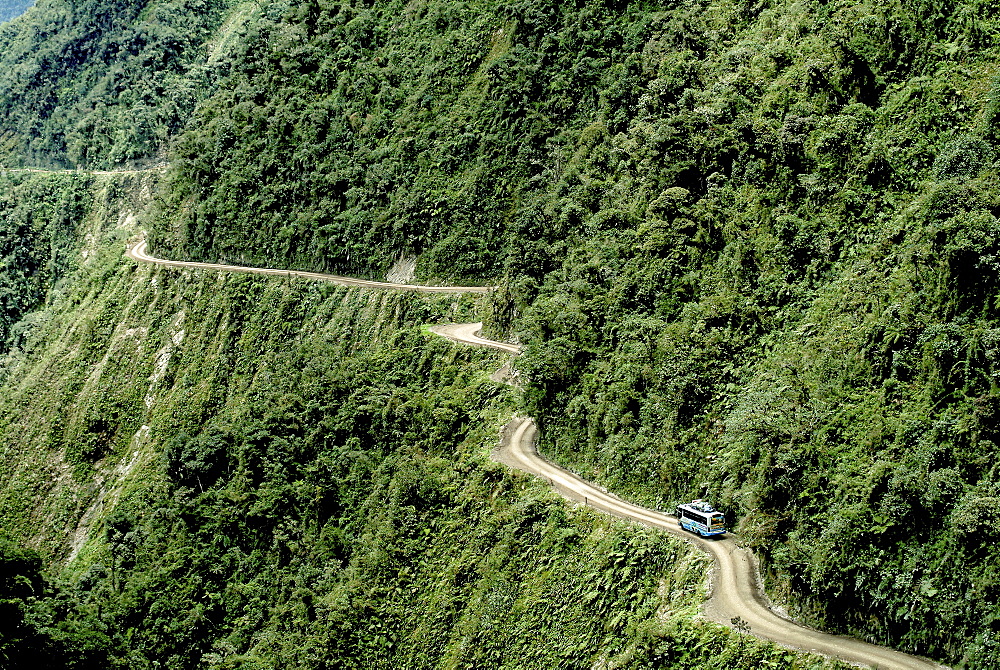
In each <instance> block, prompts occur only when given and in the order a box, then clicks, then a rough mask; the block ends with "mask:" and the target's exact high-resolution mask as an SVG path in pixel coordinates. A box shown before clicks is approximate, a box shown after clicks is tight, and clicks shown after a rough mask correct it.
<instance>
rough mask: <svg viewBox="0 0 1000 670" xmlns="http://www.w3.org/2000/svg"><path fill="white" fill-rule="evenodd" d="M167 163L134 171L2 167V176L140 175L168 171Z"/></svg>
mask: <svg viewBox="0 0 1000 670" xmlns="http://www.w3.org/2000/svg"><path fill="white" fill-rule="evenodd" d="M167 167H169V166H168V164H167V163H157V164H156V165H151V166H149V167H145V168H136V169H134V170H79V169H73V168H69V169H65V170H46V169H44V168H6V167H0V174H3V173H4V172H31V173H36V174H140V173H143V172H160V171H161V170H166V169H167Z"/></svg>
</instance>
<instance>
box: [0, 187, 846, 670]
mask: <svg viewBox="0 0 1000 670" xmlns="http://www.w3.org/2000/svg"><path fill="white" fill-rule="evenodd" d="M145 178H146V179H148V178H149V177H148V176H146V177H145ZM123 179H125V180H126V181H128V180H134V181H135V180H137V181H139V182H140V183H132V184H131V186H130V185H129V184H128V183H125V184H119V186H120V187H121V188H119V190H118V191H117V194H118V197H117V198H114V197H109V198H105V199H104V200H101V201H99V202H98V203H97V206H95V207H93V208H92V209H91V210H90V213H89V215H88V216H87V217H86V218H85V219H84V223H83V225H84V227H83V228H82V229H81V230H80V233H81V236H80V239H81V240H87V241H88V243H87V247H86V249H85V251H86V252H87V253H86V254H85V257H84V258H83V260H82V261H81V263H80V265H79V269H78V270H77V271H76V272H74V273H73V274H72V275H71V276H70V277H69V278H68V280H67V281H66V283H65V287H66V288H65V290H64V291H60V292H57V293H56V294H55V295H54V296H53V297H52V298H51V300H50V304H49V305H48V306H47V307H46V308H45V309H43V310H41V311H39V312H37V313H36V314H35V316H34V317H33V321H34V323H35V324H36V325H35V328H34V329H33V330H32V331H31V333H30V334H29V335H28V336H27V337H26V339H25V344H24V347H23V348H22V349H20V350H17V351H15V352H14V353H13V354H12V355H11V356H9V357H8V361H7V363H6V365H5V371H6V374H5V377H4V382H3V385H2V388H0V417H3V422H2V424H0V434H2V439H0V444H2V445H3V449H4V453H3V458H2V459H0V463H2V464H3V465H2V470H0V481H2V482H3V487H2V489H0V514H2V515H3V519H4V522H3V528H4V533H5V535H6V537H7V539H6V542H10V541H13V542H16V543H28V544H31V545H34V546H36V547H38V548H39V549H40V550H41V551H43V552H44V554H45V555H46V558H47V560H46V562H47V563H48V564H50V565H52V566H53V568H54V569H55V570H58V571H59V573H60V574H59V579H58V580H57V584H56V587H57V588H58V591H53V590H52V589H53V588H56V587H52V586H50V587H48V589H49V591H48V594H49V595H47V597H43V598H41V599H40V600H31V599H29V598H26V597H25V595H26V594H19V593H16V592H15V593H4V596H3V597H4V598H5V600H4V602H5V603H7V607H8V608H10V607H12V606H13V607H15V608H19V609H20V611H21V612H23V615H22V616H23V618H24V620H25V621H26V622H27V624H26V625H25V626H24V627H23V628H24V629H25V630H26V631H27V632H22V633H20V637H18V636H17V635H15V636H11V635H9V634H8V635H7V636H6V637H4V638H0V642H2V644H0V652H3V653H4V654H5V655H6V656H7V657H8V658H10V659H13V661H12V663H11V667H37V663H38V662H39V658H42V659H48V661H46V662H48V663H50V664H54V665H58V664H59V663H67V661H68V663H67V665H68V666H69V667H128V668H147V667H148V668H154V667H164V666H167V667H176V668H195V667H204V666H205V665H212V666H218V667H228V668H257V667H260V668H264V667H310V668H320V667H332V668H362V667H363V668H372V667H376V668H382V667H384V668H398V667H414V668H415V667H428V668H431V667H484V666H489V667H508V668H522V667H562V666H565V667H590V666H591V665H593V664H594V663H605V664H608V665H609V666H613V667H631V668H645V667H677V668H700V667H720V666H718V665H717V663H720V662H724V663H725V665H726V667H745V668H750V667H757V666H758V665H759V664H760V663H762V662H769V663H772V664H774V665H775V666H776V665H777V664H784V665H786V666H790V667H797V668H819V667H834V665H833V664H830V663H827V664H823V663H821V662H819V661H817V660H814V659H812V660H811V659H806V658H803V657H801V656H798V655H793V654H790V653H788V652H785V651H782V650H777V649H775V648H773V647H770V646H765V645H762V644H760V643H756V642H750V641H748V640H745V639H743V638H741V637H740V635H738V634H736V633H731V632H728V631H726V630H725V629H719V628H717V627H714V626H709V625H707V624H706V623H704V622H703V621H701V620H700V619H699V618H698V617H697V616H696V613H697V607H698V605H699V603H700V601H701V600H702V598H703V597H704V594H703V588H704V584H705V570H706V568H707V565H706V561H705V559H704V558H702V557H701V556H700V555H699V554H697V553H696V552H692V550H690V549H688V548H685V547H684V545H683V544H681V543H678V542H676V541H674V540H670V539H668V538H665V537H661V536H657V535H656V534H654V533H652V532H650V531H643V530H640V529H639V528H636V527H633V526H630V525H625V524H622V523H619V522H613V521H611V520H609V519H606V518H604V517H601V516H600V515H595V514H594V513H591V512H588V511H586V510H585V509H567V508H566V507H565V505H564V504H563V503H562V501H561V500H559V499H558V498H556V497H555V496H553V495H552V494H551V493H548V492H547V491H546V489H545V487H544V485H543V484H541V483H540V482H534V481H531V480H527V479H514V478H512V477H511V476H510V475H509V474H508V473H507V472H506V471H505V469H504V468H502V467H501V466H498V465H495V464H491V463H489V461H488V458H487V454H488V453H489V450H490V449H491V448H493V446H494V445H495V441H496V435H497V429H498V427H499V425H501V424H502V423H504V422H505V421H506V419H507V417H508V416H509V414H510V412H511V411H512V410H513V407H512V398H511V394H512V391H511V389H510V387H507V386H504V385H502V384H498V383H496V382H493V381H491V380H490V379H489V374H490V373H491V372H492V371H493V370H494V369H495V368H497V367H498V366H499V364H500V360H499V359H500V358H501V355H499V354H491V353H488V352H478V351H475V350H468V349H459V348H456V347H455V346H454V345H452V344H449V343H447V342H445V341H444V340H441V339H439V338H437V337H433V336H430V335H428V334H427V333H425V332H424V331H423V330H422V328H421V324H424V323H427V322H429V321H431V322H432V321H435V320H438V319H442V318H448V319H462V318H467V317H468V315H469V311H470V310H472V309H474V308H475V307H476V302H475V301H476V300H477V298H473V297H463V298H460V299H456V298H455V297H454V296H441V297H422V296H416V295H413V294H406V293H395V292H384V291H383V292H379V291H375V292H373V291H365V290H360V289H344V288H336V287H332V286H325V285H322V284H316V283H314V282H308V281H302V280H288V279H282V278H253V277H247V276H241V275H228V274H224V273H206V272H199V273H192V272H179V271H176V270H160V269H155V268H153V267H151V266H141V267H138V266H136V265H135V264H134V263H132V262H127V261H125V260H124V259H123V257H122V253H121V252H122V249H123V242H124V241H125V240H127V239H129V238H130V237H132V236H133V235H134V234H135V233H136V232H137V230H136V228H135V224H134V220H135V219H134V217H132V216H131V214H133V213H135V212H134V211H133V210H131V209H130V205H131V202H130V199H129V197H128V195H129V194H132V193H136V192H137V191H139V192H141V190H142V189H143V188H144V184H142V183H141V180H142V179H143V177H128V178H125V177H122V176H106V177H102V178H100V179H99V181H101V182H103V183H102V185H103V186H104V187H110V186H111V182H114V181H116V180H123ZM116 210H117V211H116ZM99 211H103V212H104V213H105V215H103V216H102V215H99V214H98V212H99ZM479 300H481V298H479ZM4 552H5V553H4V554H3V555H2V556H0V558H2V560H0V565H2V566H3V567H4V569H5V571H6V572H7V573H12V572H13V573H15V574H25V575H27V576H29V577H31V578H32V579H34V580H36V581H38V580H40V577H38V575H39V568H38V566H37V565H36V566H35V567H32V565H31V557H30V554H27V558H25V554H24V553H23V552H21V553H17V552H16V551H14V550H13V549H11V548H10V547H9V545H4ZM44 588H45V587H43V586H37V587H34V589H35V592H36V593H38V594H44V593H45V592H44V591H43V589H44ZM30 593H31V591H29V594H30ZM11 603H14V605H11ZM18 603H20V604H18ZM28 624H33V625H34V626H35V628H31V626H30V625H28ZM29 633H30V634H29ZM12 637H13V640H12ZM23 639H29V640H33V641H34V644H33V646H32V645H24V644H21V645H18V644H17V642H18V641H20V640H23ZM53 650H56V652H60V653H61V654H62V656H59V655H58V654H57V653H56V652H54V651H53ZM52 656H55V657H56V658H57V659H58V660H57V661H52V660H51V658H52ZM33 664H34V665H33Z"/></svg>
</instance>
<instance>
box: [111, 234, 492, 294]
mask: <svg viewBox="0 0 1000 670" xmlns="http://www.w3.org/2000/svg"><path fill="white" fill-rule="evenodd" d="M125 255H126V256H128V257H129V258H131V259H132V260H135V261H139V262H142V263H155V264H156V265H165V266H167V267H172V268H191V269H195V270H220V271H222V272H242V273H247V274H260V275H275V276H278V277H300V278H302V279H315V280H317V281H325V282H330V283H332V284H339V285H341V286H362V287H364V288H381V289H394V290H396V291H417V292H420V293H488V292H490V291H492V290H493V287H492V286H421V285H418V284H393V283H390V282H381V281H369V280H367V279H355V278H353V277H341V276H338V275H328V274H323V273H321V272H302V271H299V270H275V269H273V268H252V267H246V266H242V265H223V264H221V263H194V262H191V261H168V260H165V259H163V258H156V257H154V256H150V255H149V253H148V252H147V251H146V242H145V240H143V241H142V242H139V243H138V244H136V245H135V246H132V247H129V248H128V249H127V250H126V251H125Z"/></svg>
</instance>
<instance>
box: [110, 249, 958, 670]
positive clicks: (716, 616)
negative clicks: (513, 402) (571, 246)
mask: <svg viewBox="0 0 1000 670" xmlns="http://www.w3.org/2000/svg"><path fill="white" fill-rule="evenodd" d="M126 253H127V255H128V257H129V258H131V259H133V260H136V261H139V262H145V263H155V264H157V265H164V266H168V267H176V268H193V269H203V270H221V271H225V272H245V273H254V274H265V275H277V276H279V277H280V276H294V277H302V278H307V279H318V280H322V281H329V282H333V283H337V284H342V285H345V286H364V287H369V288H380V289H396V290H409V291H422V292H428V293H432V292H433V293H438V292H441V293H462V292H475V293H485V292H487V291H489V290H491V288H490V287H482V286H415V285H408V284H390V283H387V282H374V281H367V280H363V279H353V278H350V277H338V276H335V275H326V274H320V273H316V272H298V271H294V270H293V271H288V270H275V269H270V268H251V267H242V266H233V265H222V264H218V263H193V262H187V261H168V260H163V259H160V258H154V257H152V256H150V255H149V254H148V253H147V252H146V243H145V242H140V243H139V244H137V245H135V246H134V247H131V248H129V249H128V251H127V252H126ZM481 329H482V324H481V323H468V324H452V325H446V326H434V327H432V328H431V331H432V332H434V333H436V334H437V335H440V336H442V337H446V338H448V339H450V340H453V341H455V342H461V343H464V344H469V345H473V346H479V347H490V348H493V349H499V350H500V351H505V352H507V353H510V354H515V355H516V354H519V353H520V352H521V349H520V347H518V346H517V345H514V344H508V343H505V342H495V341H493V340H488V339H486V338H483V337H480V336H479V331H480V330H481ZM537 439H538V428H537V427H536V426H535V422H534V421H533V420H531V419H530V418H515V419H514V420H512V421H511V422H510V423H509V424H508V425H507V427H506V428H505V429H504V432H503V435H502V437H501V443H500V448H499V449H498V450H497V452H496V454H495V458H496V459H497V460H498V461H500V462H501V463H504V464H506V465H509V466H510V467H513V468H517V469H518V470H522V471H524V472H527V473H530V474H533V475H536V476H538V477H541V478H542V479H545V480H547V481H548V482H549V483H550V484H551V485H552V487H553V488H555V489H556V491H558V492H559V493H560V494H561V495H563V496H564V497H565V498H568V499H570V500H575V501H579V502H582V503H584V504H586V505H589V506H590V507H593V508H594V509H597V510H600V511H602V512H606V513H608V514H611V515H613V516H616V517H619V518H622V519H627V520H630V521H634V522H637V523H641V524H644V525H646V526H650V527H652V528H659V529H661V530H664V531H666V532H668V533H672V534H673V535H677V536H679V537H681V538H683V539H685V540H687V541H688V542H691V543H692V544H694V545H695V546H697V547H698V548H700V549H702V550H703V551H705V552H707V553H708V554H710V555H711V556H712V558H713V559H714V561H715V570H714V571H713V573H712V584H711V587H712V588H711V590H712V596H711V598H710V599H709V601H708V603H706V605H705V614H706V616H707V617H708V618H710V619H712V620H713V621H716V622H718V623H721V624H723V625H726V626H729V625H730V622H731V620H732V619H733V618H734V617H740V618H741V619H743V621H745V622H746V623H747V624H749V625H750V631H751V633H752V634H754V635H756V636H758V637H761V638H764V639H767V640H771V641H772V642H776V643H777V644H780V645H783V646H786V647H790V648H793V649H800V650H803V651H809V652H813V653H816V654H822V655H824V656H829V657H832V658H838V659H840V660H843V661H846V662H848V663H853V664H855V665H860V666H872V667H875V668H878V669H879V670H931V669H941V668H946V666H943V665H940V664H938V663H935V662H933V661H929V660H927V659H924V658H920V657H918V656H911V655H909V654H904V653H902V652H899V651H894V650H892V649H887V648H885V647H879V646H876V645H873V644H868V643H867V642H862V641H860V640H856V639H853V638H848V637H842V636H838V635H830V634H829V633H823V632H821V631H817V630H813V629H811V628H807V627H804V626H801V625H799V624H797V623H795V622H793V621H790V620H788V619H786V618H784V617H782V616H779V615H778V614H776V613H775V612H774V611H773V610H772V608H771V606H770V604H769V602H768V600H767V596H766V595H764V593H763V591H762V590H761V588H760V577H759V572H758V570H757V564H756V560H755V559H754V556H753V552H751V551H749V550H748V549H745V548H743V547H741V546H740V544H739V541H738V538H736V537H735V536H733V535H729V536H726V537H723V538H722V539H719V538H708V539H705V538H701V537H698V536H695V535H692V534H691V533H688V532H687V531H685V530H683V529H681V528H680V526H678V524H677V520H676V519H674V518H673V517H671V516H668V515H666V514H663V513H661V512H658V511H656V510H651V509H647V508H645V507H640V506H638V505H633V504H632V503H629V502H627V501H625V500H622V499H621V498H619V497H617V496H615V495H613V494H611V493H608V492H606V491H602V490H601V489H599V488H598V487H597V486H595V485H594V484H591V483H590V482H587V481H585V480H583V479H581V478H580V477H578V476H576V475H574V474H572V473H571V472H568V471H567V470H564V469H563V468H561V467H559V466H557V465H555V464H553V463H551V462H549V461H547V460H545V458H543V457H542V456H541V455H540V454H539V453H538V450H537V449H536V447H535V445H536V442H537Z"/></svg>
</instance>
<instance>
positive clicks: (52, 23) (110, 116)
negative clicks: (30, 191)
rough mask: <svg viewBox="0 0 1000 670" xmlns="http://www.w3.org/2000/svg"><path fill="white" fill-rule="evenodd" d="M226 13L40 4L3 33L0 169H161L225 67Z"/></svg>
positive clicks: (183, 1) (215, 0)
mask: <svg viewBox="0 0 1000 670" xmlns="http://www.w3.org/2000/svg"><path fill="white" fill-rule="evenodd" d="M224 7H225V3H223V2H221V1H220V0H165V1H159V0H150V1H149V2H142V1H138V2H132V1H131V0H121V1H118V2H107V1H106V0H82V1H80V2H63V1H62V0H40V2H39V3H38V4H37V5H36V6H35V7H34V9H33V10H32V12H31V14H30V16H27V17H25V20H22V21H14V22H10V23H6V24H0V44H2V45H3V48H2V49H0V165H5V166H8V167H11V166H16V165H28V166H32V167H113V166H119V165H123V164H134V163H149V162H155V161H158V160H160V159H161V158H162V154H163V153H164V152H165V151H166V147H167V142H168V140H169V139H170V138H171V137H172V136H173V135H175V134H176V133H177V132H178V131H179V130H180V128H181V127H182V125H183V124H184V122H185V121H186V119H187V118H188V116H189V115H190V114H191V111H192V110H193V109H194V107H195V105H196V104H197V102H198V101H199V100H200V99H201V98H203V97H204V96H205V95H206V94H207V92H208V91H209V90H210V88H211V86H212V83H213V82H214V81H215V80H216V79H218V78H219V77H220V76H224V75H225V72H226V70H227V68H228V66H229V60H228V48H229V46H230V42H231V39H228V38H227V35H228V33H227V31H217V29H218V28H219V25H220V23H221V20H222V16H223V14H224ZM239 27H240V24H239V23H237V24H235V25H230V26H229V27H228V28H229V31H238V29H239ZM210 38H211V39H212V40H213V41H212V42H211V43H209V44H206V42H208V40H209V39H210Z"/></svg>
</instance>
